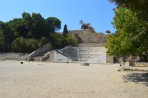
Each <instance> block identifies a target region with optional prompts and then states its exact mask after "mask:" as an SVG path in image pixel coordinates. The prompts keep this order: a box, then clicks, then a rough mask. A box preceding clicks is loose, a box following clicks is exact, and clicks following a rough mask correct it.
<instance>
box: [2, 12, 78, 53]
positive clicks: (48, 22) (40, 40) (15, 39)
mask: <svg viewBox="0 0 148 98" xmlns="http://www.w3.org/2000/svg"><path fill="white" fill-rule="evenodd" d="M60 28H61V21H60V20H59V19H58V18H56V17H48V18H47V19H44V18H43V17H42V15H41V14H39V13H32V14H29V13H26V12H24V13H22V18H14V19H13V20H10V21H8V22H2V21H0V51H5V52H7V51H9V52H10V51H15V52H32V51H34V50H36V49H37V48H38V47H41V46H42V45H44V44H46V43H51V44H52V45H53V46H54V48H62V47H64V46H65V45H73V44H75V43H76V41H75V40H73V39H72V38H71V37H70V38H69V37H67V33H68V30H66V29H67V25H65V31H64V32H65V34H66V35H65V37H64V36H63V35H62V34H58V33H56V31H57V30H59V29H60Z"/></svg>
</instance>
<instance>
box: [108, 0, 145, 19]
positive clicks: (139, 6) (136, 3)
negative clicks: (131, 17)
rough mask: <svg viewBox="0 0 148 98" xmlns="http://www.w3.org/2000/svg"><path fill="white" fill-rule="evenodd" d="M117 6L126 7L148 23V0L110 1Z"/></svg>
mask: <svg viewBox="0 0 148 98" xmlns="http://www.w3.org/2000/svg"><path fill="white" fill-rule="evenodd" d="M109 1H111V2H114V3H115V4H117V6H118V7H124V8H127V9H130V10H131V11H133V12H136V13H137V16H138V17H139V18H141V19H144V20H146V21H148V6H147V5H148V0H109Z"/></svg>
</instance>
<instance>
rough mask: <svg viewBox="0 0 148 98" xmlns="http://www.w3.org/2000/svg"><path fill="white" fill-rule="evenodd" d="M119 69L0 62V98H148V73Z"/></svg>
mask: <svg viewBox="0 0 148 98" xmlns="http://www.w3.org/2000/svg"><path fill="white" fill-rule="evenodd" d="M119 68H120V67H119V65H118V64H117V65H97V64H95V65H93V64H91V65H90V66H83V65H81V64H72V63H68V64H65V63H43V62H23V64H20V62H19V61H0V98H148V73H146V72H140V71H117V70H119Z"/></svg>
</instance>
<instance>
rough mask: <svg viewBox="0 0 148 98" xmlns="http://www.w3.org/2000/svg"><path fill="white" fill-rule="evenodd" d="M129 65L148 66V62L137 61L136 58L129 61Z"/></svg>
mask: <svg viewBox="0 0 148 98" xmlns="http://www.w3.org/2000/svg"><path fill="white" fill-rule="evenodd" d="M129 66H134V67H148V62H136V61H134V60H131V61H129Z"/></svg>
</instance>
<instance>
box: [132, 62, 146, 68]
mask: <svg viewBox="0 0 148 98" xmlns="http://www.w3.org/2000/svg"><path fill="white" fill-rule="evenodd" d="M135 66H137V67H138V66H139V67H148V62H135Z"/></svg>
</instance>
